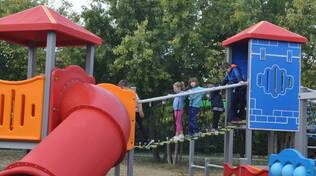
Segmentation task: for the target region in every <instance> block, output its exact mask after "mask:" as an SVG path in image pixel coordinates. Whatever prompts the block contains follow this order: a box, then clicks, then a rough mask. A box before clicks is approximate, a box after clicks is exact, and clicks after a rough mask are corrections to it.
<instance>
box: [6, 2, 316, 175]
mask: <svg viewBox="0 0 316 176" xmlns="http://www.w3.org/2000/svg"><path fill="white" fill-rule="evenodd" d="M34 16H38V17H39V18H38V19H40V20H37V21H34ZM0 26H1V29H0V39H2V40H6V41H9V42H13V43H17V44H21V45H24V46H27V47H29V58H28V74H27V75H28V78H32V77H33V76H35V75H36V73H35V63H36V48H37V47H46V53H47V55H46V67H45V76H36V77H34V78H32V79H29V80H26V81H16V82H11V81H10V82H9V81H0V86H1V89H0V94H1V97H0V100H1V101H0V115H1V116H0V132H1V133H0V134H1V135H0V148H14V149H33V148H34V147H35V146H36V147H35V148H34V149H33V150H32V151H31V152H30V153H29V154H28V155H26V156H25V157H24V158H23V159H22V160H21V161H19V162H17V163H14V164H12V165H10V166H8V167H7V168H6V170H5V171H3V172H0V175H17V174H29V175H79V176H80V175H102V174H103V175H104V174H105V173H106V172H107V171H108V170H109V169H110V168H112V167H113V166H114V165H117V167H116V170H115V174H116V175H119V165H118V164H119V163H120V161H121V160H122V158H123V156H124V155H125V152H126V151H128V159H127V160H128V171H127V172H128V176H131V175H133V152H134V151H133V149H134V128H135V119H134V118H135V108H134V107H135V106H136V98H135V93H133V92H132V91H128V90H122V89H120V88H118V87H116V86H114V85H110V84H100V85H95V80H94V78H93V77H92V75H93V57H94V52H95V45H99V44H101V39H100V38H98V37H97V36H95V35H94V34H92V33H90V32H89V31H87V30H85V29H83V28H81V27H79V26H77V25H75V24H73V23H72V22H70V21H68V20H67V19H66V18H64V17H62V16H60V15H59V14H57V13H56V12H54V11H53V10H51V9H49V8H47V7H45V6H38V7H35V8H32V9H29V10H26V11H23V12H20V13H18V14H15V15H10V16H8V17H4V18H1V19H0ZM306 41H307V40H306V38H304V37H302V36H299V35H297V34H294V33H292V32H289V31H287V30H285V29H283V28H280V27H278V26H276V25H273V24H271V23H268V22H264V21H263V22H260V23H258V24H255V25H253V26H251V27H250V28H248V29H246V30H245V31H243V32H241V33H239V34H237V35H235V36H233V37H231V38H229V39H227V40H225V41H224V42H223V46H225V47H227V61H228V62H230V63H236V64H238V65H239V67H240V68H241V70H242V71H243V74H244V75H246V77H247V82H242V83H238V84H233V85H227V86H219V87H215V88H208V89H205V90H202V91H197V92H193V93H192V92H188V93H183V94H177V95H168V96H163V97H156V98H151V99H146V100H141V101H140V103H150V102H153V101H163V100H166V99H171V98H174V97H176V96H184V95H190V94H196V93H203V92H211V91H215V90H224V89H227V90H228V91H227V95H226V99H227V102H228V107H229V102H230V98H231V92H230V91H231V90H232V89H234V88H236V87H240V86H247V89H248V93H247V97H248V103H247V124H246V125H243V126H241V127H238V128H235V129H231V130H229V131H228V132H226V133H225V135H224V146H225V147H224V159H225V162H226V163H228V164H232V159H233V136H234V130H244V131H245V133H246V144H245V146H246V158H244V159H242V163H243V164H251V155H252V153H251V151H252V131H253V130H266V131H268V132H269V153H270V154H271V153H272V151H273V150H274V144H273V143H275V141H276V136H275V135H274V134H275V132H276V131H289V132H293V133H295V148H296V149H298V150H299V151H300V152H301V153H302V154H303V155H305V156H306V153H307V152H306V150H307V143H306V141H307V134H306V120H305V117H306V103H307V100H310V99H316V93H315V92H314V91H313V90H308V89H306V88H301V85H300V59H301V44H302V43H305V42H306ZM77 45H78V46H85V45H86V46H87V58H86V68H85V69H86V73H85V72H84V71H83V70H82V69H81V68H79V67H78V66H70V67H68V68H65V69H57V68H55V69H54V67H55V49H56V46H59V47H62V46H77ZM34 90H36V91H34ZM2 91H3V92H2ZM79 95H83V96H79ZM8 97H9V98H8ZM31 97H32V98H31ZM89 117H91V118H89ZM225 120H226V121H225V126H226V125H227V119H225ZM69 131H71V133H70V132H69ZM83 131H84V132H83ZM85 139H90V140H91V141H89V142H90V143H89V142H86V141H85ZM100 139H102V140H100ZM108 141H110V142H111V143H109V142H108ZM270 141H272V143H270ZM194 145H195V144H194V140H191V141H190V161H189V175H193V174H194V169H195V168H202V169H205V173H206V174H209V171H208V168H209V167H218V168H223V166H217V165H213V164H210V163H208V161H207V160H206V162H205V166H198V165H195V164H194ZM113 146H114V147H113ZM48 151H49V152H48ZM70 151H71V152H70ZM82 151H85V152H82ZM108 151H111V152H108ZM70 153H71V155H69V154H70ZM83 153H84V154H83ZM65 156H67V158H69V160H68V159H66V158H65ZM82 158H83V159H82ZM70 159H71V160H70ZM100 160H101V161H102V162H100ZM54 161H55V162H54ZM56 161H62V162H58V163H56ZM71 161H75V162H71ZM95 162H98V163H102V164H100V165H101V166H100V167H97V168H96V167H95V166H96V163H95ZM61 165H62V166H63V167H61ZM83 165H84V167H82V166H83ZM98 165H99V164H98ZM74 168H76V169H74ZM246 168H247V169H248V170H252V171H254V172H261V171H258V169H255V168H252V167H250V166H247V167H246ZM77 169H78V170H77Z"/></svg>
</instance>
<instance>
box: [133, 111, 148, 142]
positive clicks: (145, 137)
mask: <svg viewBox="0 0 316 176" xmlns="http://www.w3.org/2000/svg"><path fill="white" fill-rule="evenodd" d="M143 120H144V119H143V118H141V117H140V116H139V113H138V112H136V123H137V129H138V130H139V131H140V132H141V133H142V137H143V142H145V141H147V140H148V133H147V130H146V128H145V127H144V124H143Z"/></svg>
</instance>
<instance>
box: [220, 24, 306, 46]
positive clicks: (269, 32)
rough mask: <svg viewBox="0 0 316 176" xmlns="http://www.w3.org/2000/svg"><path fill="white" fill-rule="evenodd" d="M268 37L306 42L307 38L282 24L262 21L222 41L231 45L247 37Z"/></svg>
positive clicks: (223, 43) (226, 44) (269, 38)
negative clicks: (281, 25)
mask: <svg viewBox="0 0 316 176" xmlns="http://www.w3.org/2000/svg"><path fill="white" fill-rule="evenodd" d="M251 38H256V39H267V40H280V41H288V42H298V43H306V42H307V39H306V38H305V37H303V36H301V35H298V34H296V33H293V32H290V31H288V30H286V29H284V28H281V27H280V26H277V25H275V24H272V23H269V22H267V21H261V22H259V23H257V24H255V25H252V26H250V27H249V28H247V29H245V30H243V31H242V32H240V33H239V34H236V35H234V36H232V37H230V38H228V39H226V40H224V41H223V42H222V45H223V46H229V45H231V44H233V43H236V42H238V41H241V40H245V39H251Z"/></svg>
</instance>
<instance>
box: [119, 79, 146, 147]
mask: <svg viewBox="0 0 316 176" xmlns="http://www.w3.org/2000/svg"><path fill="white" fill-rule="evenodd" d="M118 86H119V87H121V88H122V89H127V90H132V91H134V92H135V94H136V114H135V118H136V124H137V127H138V129H139V130H140V132H141V133H142V135H143V142H145V143H146V142H147V141H148V133H147V129H146V128H145V127H144V124H143V121H144V118H145V114H144V111H143V106H142V104H141V103H138V101H139V97H138V95H137V93H136V87H131V88H129V87H128V86H129V85H128V81H127V80H126V79H123V80H121V81H120V82H119V83H118Z"/></svg>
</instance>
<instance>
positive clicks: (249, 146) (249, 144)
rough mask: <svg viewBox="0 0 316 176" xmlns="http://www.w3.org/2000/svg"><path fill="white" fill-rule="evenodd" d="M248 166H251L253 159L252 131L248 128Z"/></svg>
mask: <svg viewBox="0 0 316 176" xmlns="http://www.w3.org/2000/svg"><path fill="white" fill-rule="evenodd" d="M245 145H246V164H250V165H251V158H252V130H251V129H248V128H246V143H245Z"/></svg>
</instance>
